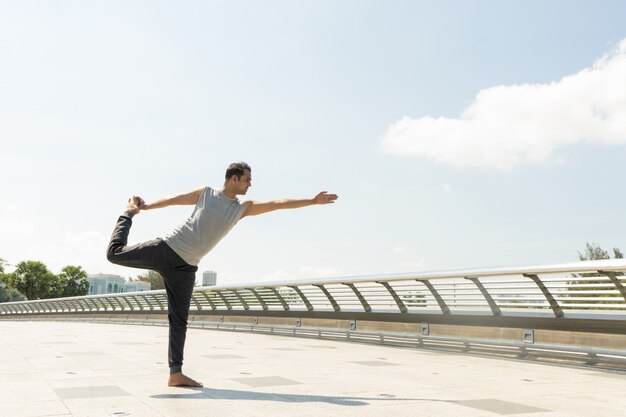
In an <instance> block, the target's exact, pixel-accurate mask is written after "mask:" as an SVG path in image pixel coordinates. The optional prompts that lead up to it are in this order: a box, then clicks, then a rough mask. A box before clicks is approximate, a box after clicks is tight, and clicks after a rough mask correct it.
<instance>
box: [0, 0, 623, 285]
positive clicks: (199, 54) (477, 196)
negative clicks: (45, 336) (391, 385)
mask: <svg viewBox="0 0 626 417" xmlns="http://www.w3.org/2000/svg"><path fill="white" fill-rule="evenodd" d="M624 16H626V3H624V2H621V1H603V2H601V3H597V2H592V1H578V2H576V1H549V2H545V1H526V2H513V1H497V2H496V1H473V2H463V1H438V2H435V1H429V2H426V1H420V2H418V1H406V2H402V1H393V2H383V1H339V2H338V1H309V2H293V1H265V2H254V1H197V2H191V1H188V2H177V3H172V2H155V1H130V2H129V1H106V2H105V1H97V2H96V1H92V2H70V1H64V2H60V1H59V2H19V1H1V2H0V57H1V58H0V60H1V65H0V92H1V93H0V145H1V148H0V149H2V152H1V153H0V178H2V189H3V193H2V198H1V199H0V257H2V258H5V259H7V260H9V262H11V263H13V264H15V263H18V262H20V261H23V260H31V259H32V260H40V261H42V262H44V263H46V264H47V265H48V266H49V267H50V268H51V269H52V270H53V271H54V272H58V271H59V270H60V269H61V268H62V267H63V266H65V265H68V264H73V265H76V264H78V265H82V266H84V267H85V269H87V271H88V272H90V273H107V272H110V273H118V274H121V275H123V276H135V275H137V274H139V273H141V271H138V270H132V269H127V268H121V267H118V266H115V265H112V264H109V263H108V262H107V260H106V258H105V256H104V251H105V246H106V242H107V240H108V237H109V234H110V232H111V229H112V227H113V225H114V222H115V219H116V216H117V215H118V213H119V212H120V211H121V210H122V209H123V207H124V205H125V201H126V199H127V198H128V196H129V195H131V194H138V195H140V196H142V197H143V198H145V199H146V200H154V199H158V198H160V197H163V196H166V195H170V194H174V193H178V192H183V191H188V190H191V189H194V188H196V187H198V186H200V185H211V186H219V185H221V183H222V178H223V172H224V170H225V167H226V166H227V165H228V164H229V163H230V162H232V161H237V160H244V161H246V162H248V163H249V164H251V165H252V167H253V187H252V189H251V190H250V191H249V194H248V196H247V197H246V198H249V199H256V200H267V199H274V198H288V197H293V198H298V197H309V196H313V195H315V194H316V193H317V192H318V191H320V190H328V191H331V192H336V193H338V194H339V195H340V200H339V201H338V202H337V204H335V205H334V206H327V207H311V208H305V209H302V210H296V211H290V212H277V213H271V214H268V215H265V216H260V217H256V218H248V219H244V220H243V221H242V222H240V223H239V224H238V225H237V226H236V228H235V229H234V230H233V232H231V234H230V235H229V236H227V237H226V238H225V239H224V241H222V242H221V243H220V245H219V246H218V247H217V248H216V249H215V250H214V251H213V252H211V253H210V254H209V255H208V256H207V257H206V258H205V259H204V260H203V261H202V262H201V264H200V270H201V271H202V270H207V269H214V270H217V271H218V273H219V275H218V277H219V278H218V282H221V283H229V282H233V283H234V282H241V281H264V280H275V279H291V278H305V277H316V276H334V275H360V274H371V273H377V272H406V271H419V270H433V269H447V268H457V267H480V266H501V265H523V264H539V263H557V262H563V261H571V260H576V254H577V251H579V250H582V249H583V248H584V245H585V242H596V243H598V244H600V245H601V246H603V247H604V248H606V249H610V248H612V247H620V248H622V249H626V236H625V234H624V231H625V230H626V216H624V206H625V203H626V197H625V196H624V192H623V189H624V178H625V177H626V176H625V175H624V174H625V172H624V171H625V168H624V161H626V146H625V144H626V122H625V121H624V120H625V119H626V104H625V103H626V98H625V96H626V90H624V87H623V86H624V85H626V84H625V83H626V79H625V78H626V71H623V72H622V71H619V70H620V69H621V68H622V66H623V61H624V60H626V58H625V57H626V43H620V42H622V40H623V39H625V38H626V28H625V26H624V20H623V17H624ZM622 73H623V74H624V75H621V74H622ZM190 212H191V207H171V208H166V209H162V210H157V211H150V212H146V213H142V214H140V215H139V216H138V217H137V219H136V221H135V224H134V226H133V230H132V234H131V242H139V241H142V240H146V239H152V238H154V237H157V236H163V235H164V234H166V233H168V232H169V231H170V230H171V229H172V228H173V227H175V226H176V225H177V224H179V223H180V222H181V221H183V220H184V219H185V218H186V216H188V215H189V214H190Z"/></svg>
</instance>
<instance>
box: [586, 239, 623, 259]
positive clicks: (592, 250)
mask: <svg viewBox="0 0 626 417" xmlns="http://www.w3.org/2000/svg"><path fill="white" fill-rule="evenodd" d="M613 258H614V259H623V258H624V254H623V253H622V251H621V250H619V248H613ZM578 259H579V260H581V261H594V260H599V259H611V257H610V256H609V253H608V252H607V251H605V250H604V249H602V248H601V247H600V245H598V244H597V243H595V242H594V243H591V244H590V243H589V242H587V243H585V252H584V253H580V252H578Z"/></svg>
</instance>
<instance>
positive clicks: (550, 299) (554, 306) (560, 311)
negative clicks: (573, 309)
mask: <svg viewBox="0 0 626 417" xmlns="http://www.w3.org/2000/svg"><path fill="white" fill-rule="evenodd" d="M523 275H524V276H525V277H526V278H530V279H532V280H533V281H534V283H535V284H537V287H539V289H540V290H541V292H542V293H543V296H544V297H546V300H548V303H549V304H550V307H551V308H552V311H554V315H555V316H556V317H563V309H562V308H561V306H560V305H559V303H558V302H557V301H556V300H555V299H554V297H553V296H552V293H550V290H548V288H547V287H546V286H545V285H544V284H543V282H542V281H541V279H539V276H537V275H535V274H523Z"/></svg>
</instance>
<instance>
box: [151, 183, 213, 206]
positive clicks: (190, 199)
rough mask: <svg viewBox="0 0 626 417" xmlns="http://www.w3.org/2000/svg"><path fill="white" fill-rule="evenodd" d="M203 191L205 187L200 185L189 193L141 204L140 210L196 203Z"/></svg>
mask: <svg viewBox="0 0 626 417" xmlns="http://www.w3.org/2000/svg"><path fill="white" fill-rule="evenodd" d="M203 192H204V187H200V188H198V189H195V190H193V191H190V192H188V193H183V194H178V195H174V196H169V197H165V198H162V199H160V200H157V201H155V202H153V203H150V204H145V203H144V204H142V205H140V206H139V210H152V209H156V208H162V207H167V206H190V205H194V204H196V203H197V202H198V200H199V199H200V196H201V195H202V193H203Z"/></svg>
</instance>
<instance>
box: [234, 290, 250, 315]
mask: <svg viewBox="0 0 626 417" xmlns="http://www.w3.org/2000/svg"><path fill="white" fill-rule="evenodd" d="M229 291H232V293H233V294H235V297H237V299H238V300H239V302H240V303H241V305H242V306H243V309H244V310H249V309H250V306H249V305H248V303H246V300H244V299H243V297H242V296H241V294H239V291H237V290H229Z"/></svg>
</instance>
